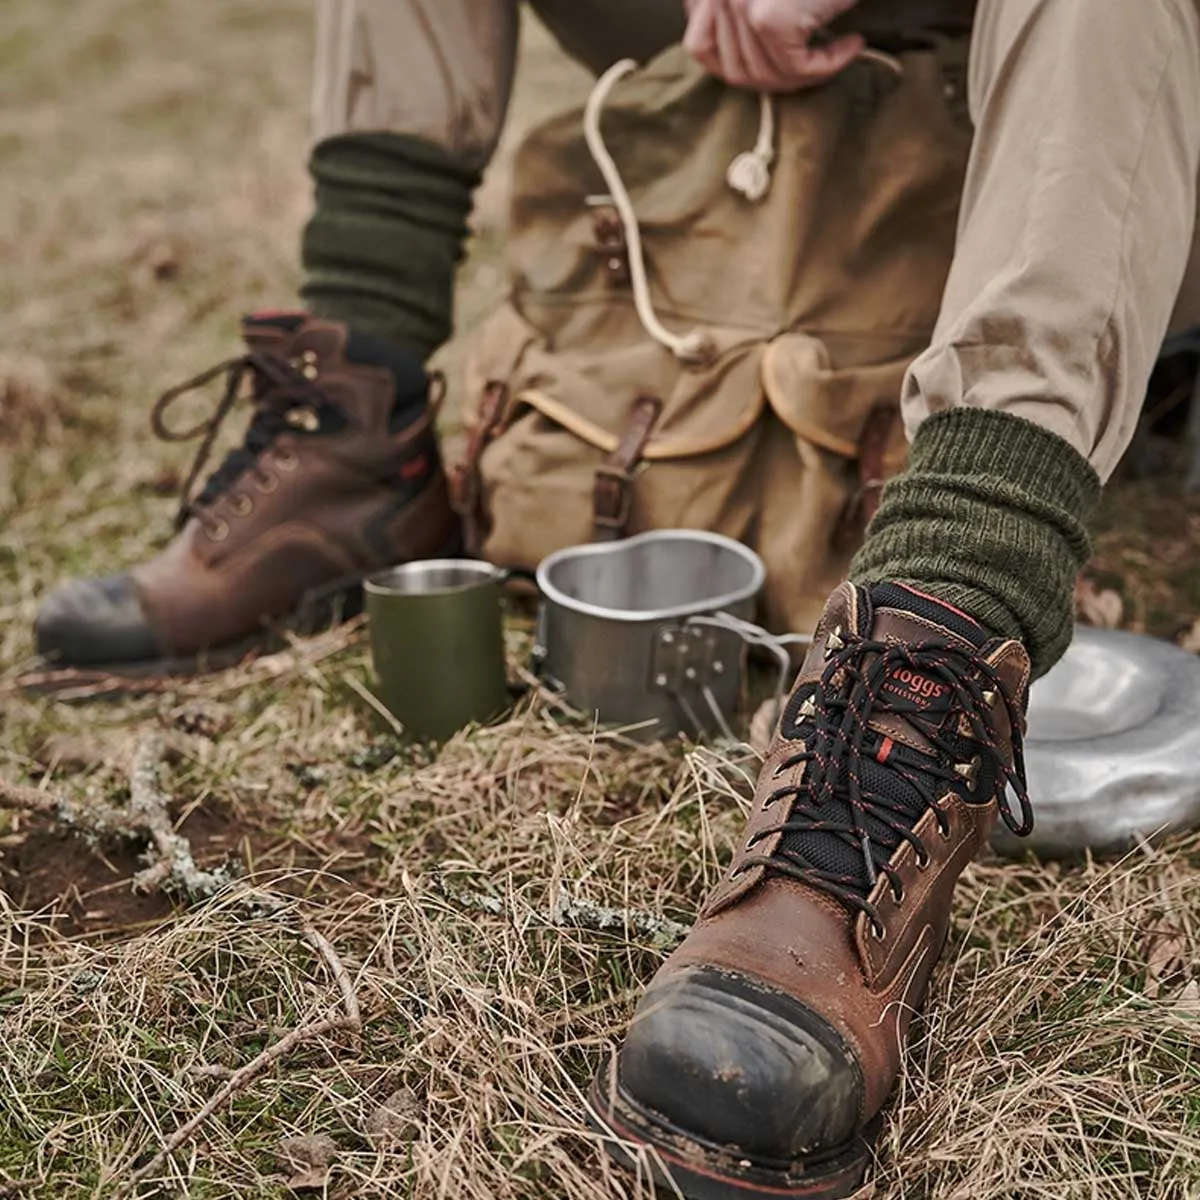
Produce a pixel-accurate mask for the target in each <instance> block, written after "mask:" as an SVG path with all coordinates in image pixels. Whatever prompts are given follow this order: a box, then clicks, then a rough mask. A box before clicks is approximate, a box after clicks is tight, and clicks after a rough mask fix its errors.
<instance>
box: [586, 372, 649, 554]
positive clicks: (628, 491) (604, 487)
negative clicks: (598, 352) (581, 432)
mask: <svg viewBox="0 0 1200 1200" xmlns="http://www.w3.org/2000/svg"><path fill="white" fill-rule="evenodd" d="M661 415H662V401H661V400H660V399H659V398H658V397H657V396H651V395H649V394H648V393H644V392H643V393H642V394H640V395H639V396H638V398H637V399H636V400H635V401H634V404H633V412H632V413H631V414H630V417H629V424H628V425H627V426H626V427H625V433H624V435H623V436H622V438H621V444H620V445H619V446H618V447H617V448H616V449H615V450H614V451H613V452H612V453H611V454H610V455H609V456H608V457H607V458H606V459H605V460H604V462H602V463H601V464H600V466H598V467H597V468H596V483H595V486H594V488H593V491H592V538H593V540H594V541H597V542H615V541H617V540H618V539H619V538H622V537H624V536H625V533H626V531H627V528H628V525H629V513H630V509H631V508H632V506H633V472H634V468H635V467H637V465H638V463H640V462H641V461H642V455H643V453H644V452H645V450H646V443H647V442H649V440H650V434H651V433H652V432H653V430H654V426H655V425H656V424H657V423H658V418H659V417H660V416H661Z"/></svg>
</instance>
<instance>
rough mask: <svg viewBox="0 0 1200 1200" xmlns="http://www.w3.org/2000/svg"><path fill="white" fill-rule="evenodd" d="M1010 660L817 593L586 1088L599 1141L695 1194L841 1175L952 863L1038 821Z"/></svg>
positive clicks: (882, 1091) (985, 640)
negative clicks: (728, 840)
mask: <svg viewBox="0 0 1200 1200" xmlns="http://www.w3.org/2000/svg"><path fill="white" fill-rule="evenodd" d="M1028 678H1029V660H1028V658H1027V656H1026V654H1025V651H1024V649H1023V648H1022V647H1021V646H1020V645H1019V644H1018V643H1017V642H1013V641H1002V640H999V639H995V638H990V637H989V636H988V635H987V633H986V632H985V631H984V630H983V629H982V628H980V627H979V626H978V625H977V624H975V622H973V621H972V620H970V618H968V617H966V616H965V615H963V614H962V613H959V612H957V611H956V610H954V609H951V608H949V607H947V606H946V605H943V604H941V603H940V602H938V601H936V600H932V599H930V598H929V597H925V596H922V595H920V594H919V593H916V592H914V591H912V590H910V589H908V588H905V587H901V586H899V585H896V584H882V585H878V586H875V587H873V588H871V589H870V590H869V591H868V590H866V589H863V588H857V587H854V586H852V585H850V584H845V585H843V586H842V587H841V588H839V589H838V591H836V592H835V593H834V594H833V596H832V598H831V599H830V601H829V603H828V605H827V607H826V609H825V615H824V616H823V618H822V620H821V623H820V625H819V627H818V629H817V640H816V641H815V642H814V645H813V648H812V650H811V651H810V652H809V654H808V657H807V659H806V661H805V663H804V667H803V669H802V670H801V673H800V677H799V680H798V682H797V685H796V688H795V691H794V692H793V694H792V696H791V699H790V700H789V702H788V706H787V708H786V710H785V712H784V714H783V717H782V720H781V721H780V727H779V729H778V730H777V731H776V733H775V737H774V739H773V742H772V745H771V749H770V751H769V752H768V754H767V757H766V760H765V762H764V764H763V768H762V773H761V775H760V776H759V782H758V789H757V794H756V796H755V800H754V807H753V809H752V811H751V816H750V822H749V829H748V834H747V837H746V840H745V841H744V842H743V843H742V845H741V846H740V847H739V849H738V850H737V852H736V853H735V855H734V858H733V863H732V865H731V867H730V870H729V873H728V875H727V876H726V877H725V878H724V879H723V880H722V882H721V883H720V884H719V885H718V886H717V888H716V890H715V891H714V892H713V894H712V895H711V897H710V898H709V900H708V902H707V904H706V906H705V907H704V909H703V911H702V912H701V914H700V919H699V921H698V922H697V924H696V926H695V928H694V929H693V930H692V931H691V933H690V934H689V935H688V937H687V938H686V940H685V941H684V942H683V944H682V945H681V946H680V947H679V949H678V950H677V951H676V952H675V953H674V954H673V955H672V956H671V958H670V959H668V961H667V962H666V963H665V964H664V965H663V967H662V969H661V970H660V971H659V972H658V974H657V975H656V976H655V978H654V980H653V981H652V982H651V984H650V987H649V989H648V990H647V991H646V994H645V996H644V997H643V999H642V1001H641V1003H640V1004H639V1005H638V1009H637V1013H636V1015H635V1016H634V1019H633V1024H632V1026H631V1028H630V1031H629V1035H628V1037H627V1039H626V1041H625V1045H624V1046H623V1047H622V1049H621V1051H620V1053H619V1055H618V1056H617V1058H616V1059H615V1060H614V1062H613V1063H612V1064H610V1066H609V1067H607V1068H606V1069H605V1070H603V1071H602V1072H601V1073H600V1076H599V1077H598V1079H597V1081H596V1084H595V1086H594V1088H593V1091H592V1095H591V1099H590V1106H591V1108H592V1110H593V1111H592V1113H591V1119H592V1120H593V1123H594V1124H595V1125H596V1126H597V1127H598V1128H600V1129H601V1131H602V1132H604V1133H606V1134H607V1135H608V1136H609V1137H610V1138H612V1140H611V1141H609V1142H607V1143H606V1144H607V1148H608V1150H609V1153H610V1154H612V1155H613V1156H614V1157H615V1158H617V1159H618V1160H620V1161H624V1162H625V1163H626V1164H631V1163H632V1161H633V1159H634V1157H635V1155H634V1152H633V1150H632V1149H631V1147H637V1146H642V1147H645V1148H650V1149H653V1150H654V1151H655V1152H656V1153H655V1154H652V1155H648V1156H647V1157H648V1161H649V1163H650V1165H651V1168H652V1169H653V1170H654V1171H655V1172H656V1173H657V1175H658V1177H659V1179H660V1181H661V1180H662V1176H664V1175H669V1177H670V1181H671V1182H672V1183H673V1184H674V1186H675V1187H677V1188H678V1189H679V1191H681V1192H682V1193H683V1195H685V1196H687V1197H689V1198H690V1200H728V1198H730V1197H763V1196H803V1197H819V1198H822V1200H825V1198H830V1197H844V1196H849V1195H850V1194H851V1193H853V1192H854V1190H855V1189H856V1188H857V1187H858V1185H859V1184H860V1183H861V1181H862V1178H863V1175H864V1173H865V1171H866V1168H867V1165H868V1161H869V1156H870V1151H871V1140H872V1137H873V1134H874V1132H875V1129H876V1126H877V1125H878V1118H879V1115H880V1112H881V1110H882V1108H883V1105H884V1102H885V1101H886V1100H887V1097H888V1094H889V1093H890V1092H891V1090H892V1086H893V1084H894V1083H895V1081H896V1078H897V1075H898V1073H899V1069H900V1061H901V1051H902V1047H903V1044H904V1040H905V1036H906V1033H907V1031H908V1027H909V1024H910V1022H911V1020H912V1017H913V1014H914V1012H915V1011H916V1010H917V1009H918V1007H919V1006H920V1004H921V1002H922V998H923V997H924V995H925V990H926V986H927V984H928V982H929V977H930V974H931V973H932V971H933V967H934V964H935V963H936V962H937V959H938V956H939V954H940V953H941V949H942V945H943V942H944V940H945V938H946V933H947V929H948V927H949V923H950V910H951V898H952V895H953V892H954V885H955V882H956V881H957V879H958V877H959V875H960V874H961V873H962V871H963V869H964V868H965V867H966V865H967V864H968V863H969V862H970V861H971V859H972V858H974V857H975V854H976V853H977V851H978V850H979V849H980V847H981V846H982V845H983V844H984V842H985V841H986V839H987V837H988V835H989V833H990V832H991V830H992V829H993V827H994V826H995V824H996V820H997V817H998V816H999V815H1000V814H1001V813H1003V816H1004V819H1005V821H1006V822H1007V823H1008V824H1009V825H1010V826H1011V827H1012V828H1013V829H1014V831H1016V832H1018V833H1024V832H1028V830H1029V828H1031V826H1032V815H1031V812H1030V809H1029V801H1028V797H1027V796H1026V793H1025V788H1024V782H1023V771H1024V768H1023V762H1022V756H1021V736H1022V733H1023V722H1024V716H1023V713H1024V705H1025V695H1026V689H1027V685H1028ZM1010 784H1011V785H1012V787H1013V789H1014V791H1015V794H1016V796H1017V799H1018V803H1019V806H1020V811H1019V815H1018V816H1016V817H1014V815H1013V814H1012V813H1011V812H1009V810H1008V807H1007V805H1005V804H1003V801H1002V798H1003V797H1004V794H1005V789H1006V787H1007V786H1008V785H1010Z"/></svg>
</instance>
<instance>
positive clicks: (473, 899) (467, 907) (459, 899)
mask: <svg viewBox="0 0 1200 1200" xmlns="http://www.w3.org/2000/svg"><path fill="white" fill-rule="evenodd" d="M432 880H433V886H434V887H435V888H436V889H437V891H438V892H439V893H440V894H441V895H442V896H444V897H445V898H446V899H447V900H449V901H450V902H451V903H452V904H453V905H455V907H457V908H461V909H463V910H464V911H466V912H480V913H487V914H488V915H489V916H493V917H498V916H501V915H503V914H504V912H505V904H504V901H503V900H501V899H500V897H499V896H489V895H487V894H486V893H484V892H475V891H470V890H467V889H460V888H456V887H455V886H454V885H453V884H450V883H447V881H446V879H445V877H444V876H443V875H442V874H441V873H440V872H434V874H433V875H432ZM547 916H548V919H549V923H550V924H551V925H556V926H570V927H571V928H573V929H586V930H590V931H591V932H593V933H631V934H636V935H637V936H638V937H643V938H648V939H649V940H650V941H651V943H652V944H653V945H655V946H659V947H666V946H672V945H674V944H675V943H676V942H678V941H681V940H682V939H683V938H684V937H685V936H686V934H687V932H688V926H687V925H681V924H680V923H679V922H678V921H672V920H671V919H670V918H669V917H661V916H659V915H657V914H656V913H652V912H646V911H645V910H644V909H638V908H604V907H602V906H600V905H597V904H591V903H589V902H588V901H586V900H575V899H573V898H572V896H571V893H570V890H569V888H568V887H567V886H566V885H565V884H563V885H561V886H560V888H559V891H558V894H557V895H556V896H555V898H554V900H553V901H552V902H551V904H550V911H549V913H548V914H547Z"/></svg>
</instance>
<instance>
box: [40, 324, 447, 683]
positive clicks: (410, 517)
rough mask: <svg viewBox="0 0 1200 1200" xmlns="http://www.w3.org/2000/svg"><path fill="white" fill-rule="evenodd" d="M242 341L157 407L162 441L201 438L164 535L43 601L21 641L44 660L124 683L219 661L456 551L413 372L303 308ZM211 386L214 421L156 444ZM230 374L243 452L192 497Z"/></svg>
mask: <svg viewBox="0 0 1200 1200" xmlns="http://www.w3.org/2000/svg"><path fill="white" fill-rule="evenodd" d="M243 332H244V335H245V339H246V348H247V349H246V353H245V354H244V355H242V356H241V357H240V358H236V359H233V360H231V361H230V362H228V363H222V364H221V365H220V366H218V367H216V368H214V369H213V370H211V371H208V372H206V373H205V374H204V375H201V376H199V377H198V378H196V379H194V380H192V381H190V382H189V383H187V384H184V385H183V386H182V387H180V388H175V389H173V390H172V391H170V392H168V393H167V394H166V395H165V396H163V397H162V399H161V400H160V401H159V403H158V405H157V406H156V407H155V411H154V428H155V431H156V432H157V433H158V434H159V436H161V437H164V438H166V439H167V440H171V441H178V440H185V439H187V438H190V437H193V436H202V437H203V441H202V444H201V447H200V451H199V453H198V454H197V456H196V461H195V463H194V464H193V467H192V470H191V474H190V477H189V479H188V481H187V483H186V484H185V485H184V503H183V505H182V507H181V510H180V513H179V517H178V520H177V528H178V534H177V536H176V537H175V538H174V540H173V541H172V542H171V543H170V544H169V545H168V546H167V547H166V549H164V550H163V551H162V552H161V553H160V554H158V555H157V556H156V557H154V558H152V559H151V560H150V561H149V562H146V563H143V564H141V565H140V566H137V567H134V568H133V569H132V570H131V571H129V572H127V573H125V574H122V575H116V576H110V577H108V578H104V579H83V580H73V581H71V582H69V583H66V584H63V585H60V586H59V587H58V588H56V589H55V590H54V591H53V592H51V593H50V595H49V596H47V598H46V599H45V601H44V602H43V604H42V607H41V611H40V612H39V613H38V617H37V623H36V634H37V645H38V650H39V652H40V653H41V654H42V655H43V656H44V657H45V658H46V659H47V660H49V661H50V662H51V663H52V664H53V665H55V666H59V667H77V668H79V667H83V668H89V669H97V670H107V671H111V672H112V673H114V674H118V675H133V676H138V675H157V674H174V673H180V672H187V671H193V670H198V669H205V668H208V669H215V668H218V667H221V666H227V665H229V664H231V663H232V662H235V661H237V660H238V659H240V658H241V657H243V656H244V655H245V654H246V653H247V652H248V651H250V650H253V649H256V648H261V647H262V646H263V645H265V644H268V643H269V642H270V640H271V632H272V626H273V625H276V624H277V623H281V622H282V623H285V624H288V625H291V626H292V627H297V628H301V629H303V628H312V627H315V626H317V625H319V624H321V623H324V622H327V621H328V620H329V619H330V618H331V617H333V616H336V615H338V614H339V613H340V614H341V615H345V614H346V613H348V612H351V611H356V609H357V607H358V605H359V604H360V602H361V598H360V584H361V581H362V579H363V578H364V577H365V576H366V575H368V574H370V573H372V572H373V571H376V570H378V569H379V568H381V567H386V566H389V565H391V564H393V563H398V562H404V561H407V560H410V559H418V558H436V557H442V556H445V555H449V554H454V553H457V551H458V550H459V545H460V532H459V523H458V519H457V517H455V516H454V515H453V513H452V512H451V509H450V503H449V498H448V495H447V489H446V479H445V475H444V474H443V471H442V467H441V461H440V457H439V454H438V446H437V441H436V436H435V433H434V429H433V421H432V414H431V412H430V410H429V405H428V403H427V400H428V392H429V379H428V377H427V376H426V374H425V371H424V370H423V369H422V368H421V366H420V365H419V364H418V363H417V362H416V361H415V360H414V359H411V358H409V357H408V356H407V355H406V354H405V353H404V352H403V351H401V350H398V349H397V348H395V347H393V346H391V345H390V344H389V343H386V342H382V341H380V340H378V339H376V338H372V337H368V336H365V335H363V334H359V333H356V332H354V331H352V330H351V329H349V328H348V327H347V326H345V325H343V324H341V323H340V322H334V321H321V320H315V319H312V318H310V317H308V316H307V315H306V314H303V313H272V314H263V315H259V316H251V317H247V318H246V319H245V321H244V323H243ZM221 374H224V375H225V376H226V389H225V393H224V397H223V399H222V400H221V402H220V404H219V405H218V407H217V408H216V410H215V412H214V414H213V416H212V418H211V419H210V420H208V421H206V422H204V423H203V424H202V425H200V426H198V427H197V428H195V429H193V430H190V431H187V432H184V433H183V434H179V433H173V432H171V431H170V430H169V429H168V428H167V427H166V425H165V424H164V417H165V414H166V410H167V408H168V407H169V405H170V404H171V402H172V401H173V400H174V399H175V398H176V397H177V396H179V395H180V394H181V393H183V392H185V391H188V390H190V389H192V388H194V387H199V386H202V385H203V384H204V383H207V382H208V381H209V380H211V379H215V378H216V377H217V376H218V375H221ZM245 379H249V380H250V383H251V392H252V402H253V409H254V413H253V417H252V419H251V421H250V426H249V429H248V431H247V434H246V438H245V441H244V442H243V444H242V446H241V447H240V448H239V449H237V450H235V451H233V452H232V453H231V454H229V455H228V456H227V457H226V459H225V461H224V462H223V463H222V464H221V465H220V466H219V467H218V468H217V470H216V471H215V472H214V473H213V474H212V475H211V476H210V477H209V479H208V480H207V482H206V483H205V484H204V486H203V487H202V488H201V489H200V491H199V492H198V494H196V495H195V496H192V491H193V484H194V483H195V481H196V479H197V478H198V476H199V474H200V472H201V471H202V470H203V467H204V463H205V460H206V458H207V456H208V453H209V451H210V449H211V446H212V442H213V439H214V438H215V436H216V433H217V430H218V428H219V426H220V424H221V422H222V421H223V420H224V418H225V416H226V415H227V414H228V413H229V411H230V410H231V409H232V407H233V406H234V404H235V403H236V402H237V400H238V396H239V391H240V389H241V384H242V381H243V380H245Z"/></svg>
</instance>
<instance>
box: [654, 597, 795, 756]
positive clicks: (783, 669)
mask: <svg viewBox="0 0 1200 1200" xmlns="http://www.w3.org/2000/svg"><path fill="white" fill-rule="evenodd" d="M684 625H685V626H687V625H690V626H700V627H701V628H706V629H720V630H724V631H725V632H728V633H732V634H735V635H736V636H737V637H739V638H741V640H742V641H743V642H745V643H746V645H747V646H759V647H761V648H762V649H764V650H767V651H769V652H770V653H771V654H772V655H773V656H774V658H775V660H776V662H778V664H779V675H778V678H777V680H776V684H775V715H774V718H773V720H772V725H774V724H777V723H778V721H779V717H780V715H781V713H782V712H783V698H784V693H785V692H786V691H787V685H788V678H789V676H790V674H791V670H792V660H791V657H790V656H789V655H788V652H787V647H788V646H811V645H812V643H813V639H812V636H811V635H810V634H803V633H784V634H775V633H769V632H768V631H767V630H765V629H764V628H763V627H762V626H761V625H755V624H754V623H753V622H752V621H745V620H743V619H742V618H741V617H735V616H734V615H733V614H732V613H727V612H717V613H712V614H709V615H704V616H697V617H688V618H687V620H686V621H684ZM673 694H674V695H675V699H676V700H677V701H678V702H679V704H680V706H681V707H682V708H683V711H684V712H685V713H686V714H687V718H688V720H689V721H691V722H692V724H693V725H695V726H696V729H697V732H698V733H700V734H703V732H704V728H703V726H702V725H701V724H700V722H699V721H698V720H697V718H696V714H695V713H694V712H692V711H691V706H690V705H689V704H688V703H687V700H686V699H685V698H684V697H683V696H681V695H680V694H679V693H678V692H676V693H673ZM700 694H701V695H702V696H703V697H704V702H705V704H707V705H708V708H709V711H710V712H711V713H712V716H713V720H714V721H716V723H717V726H718V728H719V729H720V730H721V734H722V736H724V737H726V738H728V740H729V741H731V742H738V741H740V740H741V739H740V738H738V737H737V736H736V735H735V734H734V732H733V730H732V729H731V728H730V727H729V721H728V720H727V719H726V717H725V714H724V713H723V712H722V711H721V706H720V705H719V704H718V703H717V698H716V696H715V695H713V691H712V688H710V687H709V686H708V684H704V685H703V686H702V687H701V689H700Z"/></svg>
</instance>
